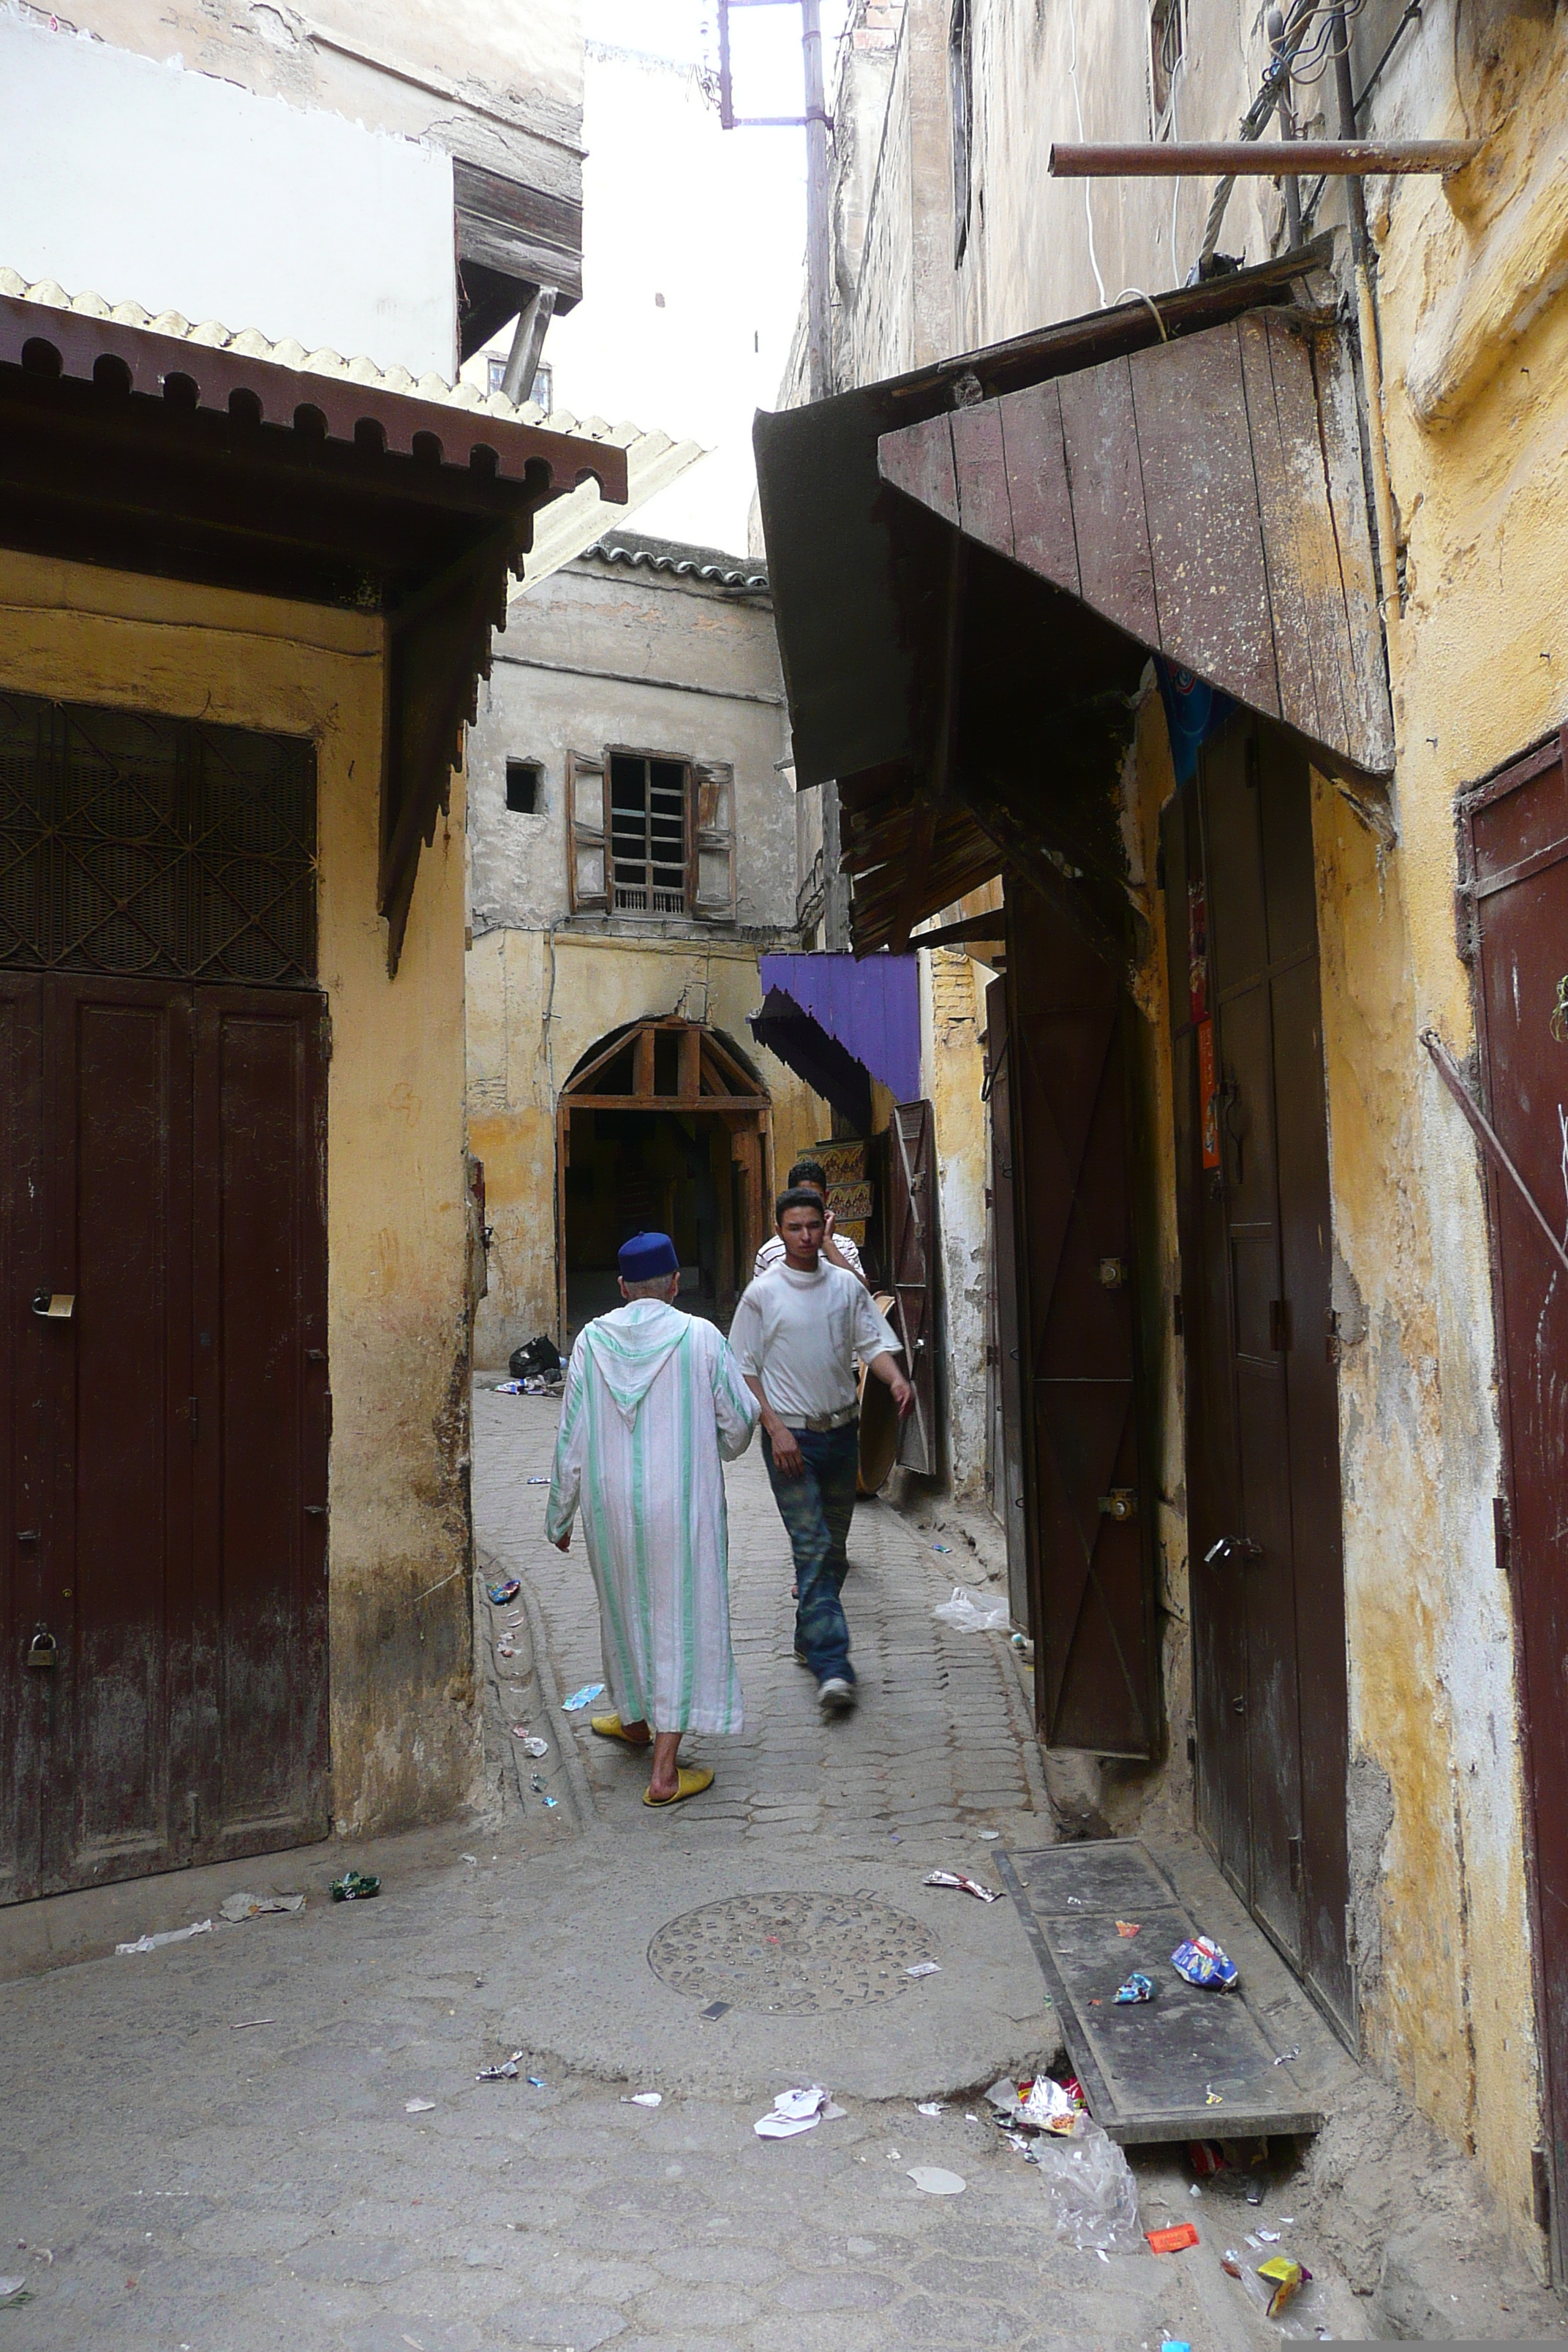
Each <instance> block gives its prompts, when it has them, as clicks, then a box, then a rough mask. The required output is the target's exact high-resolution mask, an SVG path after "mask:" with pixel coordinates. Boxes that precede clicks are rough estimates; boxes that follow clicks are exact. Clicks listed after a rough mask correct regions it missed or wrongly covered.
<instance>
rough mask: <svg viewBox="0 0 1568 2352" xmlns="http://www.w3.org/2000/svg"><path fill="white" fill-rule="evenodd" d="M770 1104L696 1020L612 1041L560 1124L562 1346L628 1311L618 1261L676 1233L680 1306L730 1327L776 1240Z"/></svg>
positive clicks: (649, 1027) (595, 1054)
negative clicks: (649, 1239) (763, 1247)
mask: <svg viewBox="0 0 1568 2352" xmlns="http://www.w3.org/2000/svg"><path fill="white" fill-rule="evenodd" d="M769 1117H770V1105H769V1102H768V1097H767V1095H766V1092H765V1090H764V1089H763V1085H762V1081H761V1080H760V1079H759V1078H758V1077H757V1076H756V1074H755V1072H754V1071H753V1070H752V1068H751V1066H750V1065H749V1064H747V1063H746V1062H744V1061H743V1060H742V1058H741V1055H740V1054H739V1051H738V1049H737V1048H736V1047H735V1046H734V1045H731V1043H730V1041H729V1040H728V1039H727V1038H721V1036H719V1034H717V1033H716V1032H715V1031H712V1030H710V1029H706V1028H704V1027H703V1026H702V1024H700V1022H695V1021H681V1020H679V1019H673V1018H670V1019H662V1020H661V1019H654V1020H647V1021H641V1022H636V1023H634V1024H631V1025H630V1026H629V1027H627V1028H626V1029H624V1030H620V1031H616V1032H615V1033H614V1034H612V1035H610V1036H608V1037H605V1038H602V1039H601V1040H600V1041H599V1043H598V1045H595V1046H594V1047H593V1048H592V1049H591V1050H590V1052H589V1053H587V1054H586V1055H584V1057H583V1060H582V1061H581V1062H580V1063H579V1065H578V1066H577V1068H576V1069H575V1070H574V1071H573V1073H572V1076H571V1077H570V1078H569V1079H568V1080H567V1082H566V1085H565V1087H564V1088H563V1092H562V1096H561V1100H560V1104H559V1107H558V1112H557V1125H558V1142H557V1150H558V1154H559V1158H558V1168H559V1174H560V1223H559V1229H558V1231H559V1267H560V1296H561V1307H560V1312H561V1327H562V1330H561V1344H562V1346H563V1348H565V1347H568V1346H570V1344H571V1341H572V1339H573V1338H574V1336H575V1334H576V1333H577V1332H578V1331H580V1330H581V1329H582V1328H583V1326H584V1323H587V1322H591V1321H592V1320H593V1318H595V1316H597V1315H604V1314H607V1313H608V1312H609V1311H610V1309H611V1308H613V1307H618V1306H619V1305H620V1286H619V1281H618V1277H617V1273H616V1253H617V1251H618V1250H619V1248H620V1245H621V1244H622V1243H623V1242H624V1241H626V1239H627V1238H628V1236H629V1235H630V1234H636V1233H642V1232H647V1231H654V1232H658V1233H668V1234H669V1235H670V1237H671V1239H672V1240H673V1241H674V1243H675V1245H676V1249H677V1251H678V1252H679V1257H680V1264H681V1275H682V1284H681V1295H680V1304H681V1305H682V1307H686V1308H688V1309H689V1310H690V1311H691V1312H693V1313H695V1314H700V1315H705V1316H707V1317H708V1318H710V1320H712V1321H714V1322H716V1323H718V1324H719V1325H720V1326H721V1328H724V1329H728V1328H729V1322H730V1318H731V1314H732V1313H733V1312H734V1307H735V1302H736V1300H737V1298H738V1297H740V1295H741V1292H742V1290H743V1289H744V1288H745V1286H746V1285H747V1283H748V1282H749V1281H750V1280H751V1278H752V1257H753V1255H755V1252H756V1251H757V1249H758V1247H759V1246H760V1244H761V1243H762V1241H763V1235H764V1233H765V1232H766V1231H767V1230H769V1228H768V1227H767V1226H766V1224H765V1223H764V1219H763V1186H764V1181H765V1175H766V1161H767V1140H768V1132H769Z"/></svg>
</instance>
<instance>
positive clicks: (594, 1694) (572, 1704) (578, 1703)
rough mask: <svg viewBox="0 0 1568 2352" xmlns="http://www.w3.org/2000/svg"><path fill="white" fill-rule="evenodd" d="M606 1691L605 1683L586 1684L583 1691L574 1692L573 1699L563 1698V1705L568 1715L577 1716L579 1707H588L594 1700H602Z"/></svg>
mask: <svg viewBox="0 0 1568 2352" xmlns="http://www.w3.org/2000/svg"><path fill="white" fill-rule="evenodd" d="M604 1691H605V1685H604V1684H603V1683H584V1685H583V1687H582V1689H581V1690H574V1692H573V1694H572V1696H571V1697H570V1698H563V1700H562V1702H561V1704H562V1706H563V1707H564V1708H565V1710H566V1712H567V1714H568V1715H575V1714H576V1713H577V1711H578V1709H579V1707H584V1706H587V1705H588V1704H589V1702H590V1701H591V1700H593V1699H596V1698H602V1697H603V1696H604Z"/></svg>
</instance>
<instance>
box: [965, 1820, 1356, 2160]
mask: <svg viewBox="0 0 1568 2352" xmlns="http://www.w3.org/2000/svg"><path fill="white" fill-rule="evenodd" d="M996 1857H997V1861H998V1864H999V1865H1000V1868H1001V1871H1002V1875H1003V1878H1004V1880H1005V1884H1006V1886H1007V1890H1008V1892H1009V1893H1010V1895H1012V1897H1013V1900H1014V1902H1015V1904H1016V1906H1017V1908H1018V1913H1019V1916H1020V1917H1021V1918H1022V1920H1023V1923H1024V1927H1025V1928H1026V1931H1027V1934H1028V1936H1029V1939H1030V1941H1031V1942H1032V1944H1033V1945H1034V1948H1035V1956H1036V1958H1037V1959H1038V1961H1039V1963H1040V1967H1041V1969H1042V1970H1043V1971H1044V1974H1045V1979H1046V1983H1047V1987H1048V1989H1049V1991H1050V1995H1051V1999H1052V2000H1053V2002H1054V2003H1055V2005H1056V2010H1057V2014H1058V2018H1059V2020H1060V2022H1061V2031H1062V2039H1063V2041H1064V2042H1066V2044H1067V2049H1068V2056H1069V2058H1070V2059H1071V2060H1072V2063H1073V2065H1074V2067H1075V2069H1076V2071H1077V2074H1078V2077H1079V2082H1080V2083H1081V2084H1083V2087H1084V2092H1085V2095H1086V2096H1087V2097H1088V2100H1089V2113H1090V2114H1091V2115H1092V2116H1093V2117H1094V2119H1095V2121H1096V2123H1098V2124H1101V2125H1103V2126H1104V2127H1105V2130H1106V2131H1107V2132H1108V2133H1109V2135H1110V2137H1111V2138H1112V2139H1114V2140H1120V2141H1121V2143H1122V2144H1123V2145H1131V2144H1132V2143H1134V2142H1141V2141H1157V2140H1189V2139H1250V2138H1255V2137H1265V2136H1267V2135H1268V2134H1270V2133H1279V2134H1283V2133H1293V2132H1315V2131H1317V2130H1318V2129H1319V2127H1320V2126H1321V2124H1322V2122H1323V2111H1322V2108H1321V2105H1318V2104H1317V2103H1316V2102H1315V2101H1314V2100H1313V2099H1312V2098H1311V2097H1310V2095H1307V2093H1306V2092H1305V2090H1304V2089H1303V2086H1302V2084H1301V2083H1300V2082H1298V2081H1297V2079H1296V2068H1295V2066H1294V2065H1293V2063H1291V2062H1292V2055H1293V2053H1289V2050H1288V2048H1281V2047H1280V2046H1279V2043H1278V2042H1276V2041H1275V2040H1274V2039H1273V2038H1272V2036H1271V2035H1270V2033H1269V2032H1268V2027H1267V2025H1266V2023H1265V2021H1264V2020H1263V2018H1262V2017H1261V2016H1260V2015H1259V2013H1258V2011H1257V2010H1256V2009H1255V2008H1254V2007H1253V2006H1252V2004H1251V2002H1250V2001H1249V2000H1248V1998H1247V1953H1246V1950H1245V1947H1244V1948H1242V1949H1239V1950H1238V1949H1237V1941H1236V1939H1235V1938H1234V1936H1233V1935H1232V1934H1230V1933H1227V1934H1226V1937H1221V1938H1219V1939H1217V1940H1220V1941H1221V1942H1223V1944H1224V1948H1225V1949H1226V1953H1227V1954H1228V1956H1229V1958H1231V1959H1233V1960H1234V1961H1235V1962H1236V1964H1237V1968H1238V1969H1240V1971H1241V1979H1240V1982H1239V1983H1238V1984H1237V1986H1236V1987H1234V1988H1233V1990H1231V1991H1229V1992H1219V1991H1215V1990H1209V1989H1206V1988H1204V1987H1201V1986H1197V1985H1190V1984H1188V1983H1187V1982H1186V1981H1185V1980H1184V1979H1183V1978H1181V1977H1179V1976H1178V1975H1177V1974H1176V1971H1175V1969H1173V1967H1172V1966H1171V1954H1172V1953H1173V1951H1174V1950H1175V1948H1176V1947H1177V1945H1178V1944H1180V1943H1182V1942H1184V1940H1185V1939H1186V1938H1188V1937H1193V1936H1195V1935H1200V1934H1203V1933H1205V1925H1204V1922H1203V1921H1202V1920H1201V1919H1194V1918H1193V1917H1192V1916H1191V1914H1190V1913H1189V1912H1188V1911H1187V1909H1186V1907H1185V1906H1184V1904H1183V1902H1182V1900H1181V1898H1180V1896H1179V1895H1177V1893H1176V1890H1175V1888H1174V1887H1173V1885H1172V1884H1171V1882H1170V1880H1169V1879H1168V1878H1167V1877H1166V1876H1165V1874H1164V1872H1163V1870H1162V1869H1161V1868H1160V1867H1159V1864H1157V1863H1156V1862H1155V1860H1154V1858H1153V1856H1152V1854H1151V1853H1150V1852H1149V1851H1148V1849H1147V1847H1146V1846H1143V1845H1142V1844H1140V1843H1139V1842H1138V1841H1137V1840H1136V1839H1135V1838H1109V1839H1103V1840H1096V1841H1093V1842H1089V1843H1082V1844H1073V1845H1057V1846H1050V1847H1047V1849H1045V1850H1044V1851H1043V1852H1041V1853H1005V1852H1004V1851H1003V1849H1002V1848H1000V1847H998V1848H997V1849H996ZM1119 1922H1125V1923H1126V1924H1127V1925H1129V1926H1134V1927H1137V1929H1138V1933H1137V1934H1136V1935H1135V1936H1131V1937H1128V1936H1123V1935H1122V1934H1121V1932H1120V1928H1119V1925H1118V1923H1119ZM1255 1932H1256V1931H1250V1930H1249V1931H1248V1933H1249V1935H1251V1934H1253V1933H1255ZM1134 1969H1138V1970H1140V1971H1141V1972H1142V1974H1143V1975H1144V1976H1146V1977H1148V1978H1149V1979H1151V1980H1152V1984H1153V1987H1154V1997H1153V1999H1152V2000H1147V2001H1139V2002H1136V2003H1129V2004H1127V2005H1125V2006H1123V2007H1120V2008H1119V2007H1118V2006H1117V2003H1116V1991H1117V1988H1118V1986H1119V1985H1121V1984H1123V1983H1125V1982H1126V1980H1127V1979H1128V1978H1129V1976H1131V1973H1132V1971H1133V1970H1134Z"/></svg>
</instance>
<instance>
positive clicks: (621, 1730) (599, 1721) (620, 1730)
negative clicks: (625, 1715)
mask: <svg viewBox="0 0 1568 2352" xmlns="http://www.w3.org/2000/svg"><path fill="white" fill-rule="evenodd" d="M588 1727H589V1729H590V1730H591V1731H596V1732H597V1733H598V1735H599V1737H600V1738H601V1739H624V1740H625V1741H626V1746H627V1747H628V1748H651V1747H652V1746H653V1734H652V1733H651V1732H650V1733H649V1734H648V1736H647V1738H646V1739H634V1738H632V1736H631V1734H630V1732H628V1731H627V1729H626V1725H625V1724H624V1723H623V1722H622V1721H621V1718H620V1717H619V1716H618V1715H595V1716H592V1717H590V1718H589V1724H588Z"/></svg>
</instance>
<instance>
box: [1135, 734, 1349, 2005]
mask: <svg viewBox="0 0 1568 2352" xmlns="http://www.w3.org/2000/svg"><path fill="white" fill-rule="evenodd" d="M1164 855H1165V888H1166V906H1167V909H1168V917H1169V939H1170V955H1171V996H1172V1013H1173V1028H1174V1053H1175V1071H1174V1076H1175V1113H1176V1158H1177V1195H1178V1207H1179V1215H1180V1225H1181V1253H1182V1284H1181V1291H1180V1295H1179V1299H1178V1312H1179V1313H1180V1315H1181V1318H1182V1323H1183V1330H1184V1343H1185V1359H1186V1413H1187V1429H1186V1441H1187V1444H1186V1454H1187V1513H1188V1543H1189V1549H1190V1561H1191V1584H1190V1590H1191V1604H1192V1618H1193V1658H1194V1713H1195V1717H1196V1727H1197V1759H1196V1760H1197V1812H1198V1824H1199V1827H1200V1829H1201V1830H1202V1832H1203V1833H1204V1835H1205V1838H1206V1839H1207V1840H1208V1842H1209V1843H1210V1844H1211V1846H1212V1847H1213V1849H1214V1851H1215V1855H1216V1857H1217V1859H1218V1861H1219V1863H1220V1865H1221V1867H1222V1868H1223V1869H1224V1870H1225V1872H1226V1875H1227V1876H1228V1877H1229V1879H1230V1880H1231V1882H1232V1884H1233V1885H1235V1887H1236V1888H1237V1892H1238V1893H1239V1894H1240V1895H1242V1896H1243V1897H1244V1898H1245V1900H1246V1902H1247V1905H1248V1906H1249V1908H1250V1909H1251V1911H1252V1913H1253V1915H1254V1916H1255V1917H1256V1918H1257V1919H1258V1922H1259V1923H1260V1925H1261V1926H1263V1927H1265V1928H1266V1929H1267V1930H1268V1934H1269V1935H1270V1936H1271V1937H1272V1938H1273V1939H1274V1941H1275V1942H1276V1943H1277V1944H1278V1945H1279V1948H1280V1949H1281V1950H1282V1951H1283V1952H1284V1953H1285V1954H1286V1956H1287V1957H1288V1958H1289V1960H1290V1961H1291V1962H1292V1964H1293V1965H1294V1966H1295V1967H1296V1968H1297V1969H1299V1970H1300V1974H1301V1976H1302V1978H1303V1979H1304V1981H1305V1982H1306V1984H1307V1985H1308V1986H1309V1988H1310V1990H1312V1992H1313V1993H1314V1995H1315V1996H1316V1998H1317V1999H1318V2000H1319V2002H1320V2003H1321V2006H1322V2008H1323V2009H1324V2010H1325V2011H1326V2012H1327V2013H1328V2014H1329V2015H1330V2016H1331V2018H1332V2019H1334V2020H1335V2021H1336V2022H1337V2023H1338V2024H1339V2026H1340V2028H1341V2030H1342V2032H1345V2033H1346V2034H1347V2035H1352V2036H1353V2033H1354V2004H1353V1995H1352V1981H1351V1973H1350V1966H1349V1960H1348V1957H1347V1954H1346V1948H1345V1904H1346V1900H1347V1896H1348V1893H1349V1887H1348V1874H1347V1859H1346V1825H1345V1748H1346V1736H1347V1734H1346V1708H1347V1700H1346V1679H1345V1633H1344V1579H1343V1562H1342V1549H1341V1501H1340V1470H1339V1414H1338V1397H1337V1381H1336V1374H1335V1370H1334V1361H1335V1341H1334V1337H1333V1323H1332V1319H1331V1255H1330V1253H1331V1242H1330V1195H1329V1159H1328V1129H1327V1113H1326V1106H1325V1095H1324V1077H1323V1044H1322V1015H1321V1001H1320V993H1319V977H1318V929H1317V906H1316V898H1315V891H1314V881H1313V865H1312V827H1311V803H1310V783H1309V778H1308V772H1307V767H1306V762H1305V761H1304V760H1303V759H1302V758H1301V757H1300V754H1299V753H1298V752H1297V751H1294V750H1293V749H1292V748H1290V747H1289V745H1288V744H1287V742H1286V741H1285V740H1284V738H1283V737H1282V736H1281V735H1279V733H1278V731H1277V730H1272V729H1270V728H1268V727H1267V726H1266V725H1265V724H1264V723H1263V722H1261V721H1258V720H1255V719H1243V718H1240V717H1236V718H1233V719H1230V720H1229V721H1228V722H1227V724H1226V726H1225V727H1224V728H1223V729H1222V730H1221V731H1220V732H1219V733H1218V734H1217V735H1216V736H1215V737H1213V738H1212V739H1211V740H1210V741H1209V742H1208V743H1207V744H1206V745H1205V748H1204V751H1202V753H1201V754H1200V758H1199V766H1198V773H1197V775H1196V777H1195V778H1194V781H1193V782H1191V783H1190V784H1188V785H1186V786H1184V788H1183V790H1182V792H1181V793H1180V794H1179V796H1178V798H1177V800H1176V802H1175V803H1173V805H1172V807H1171V808H1170V810H1169V811H1168V812H1167V819H1166V824H1165V827H1164Z"/></svg>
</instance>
